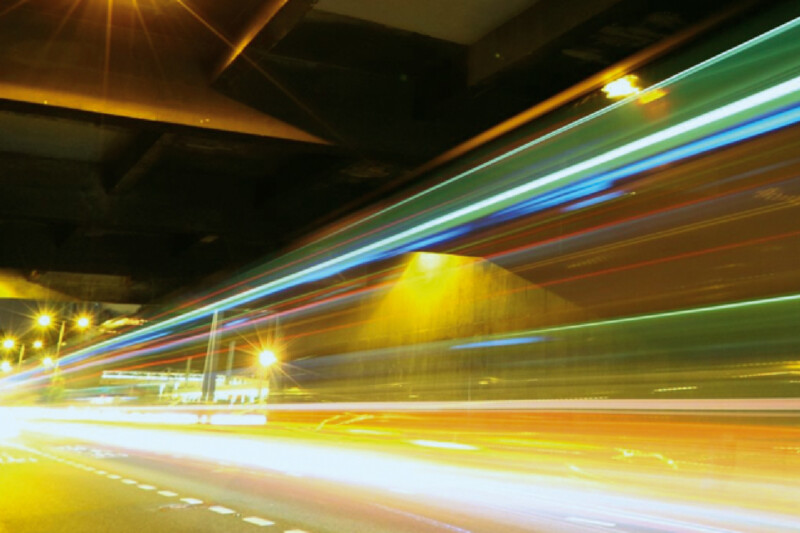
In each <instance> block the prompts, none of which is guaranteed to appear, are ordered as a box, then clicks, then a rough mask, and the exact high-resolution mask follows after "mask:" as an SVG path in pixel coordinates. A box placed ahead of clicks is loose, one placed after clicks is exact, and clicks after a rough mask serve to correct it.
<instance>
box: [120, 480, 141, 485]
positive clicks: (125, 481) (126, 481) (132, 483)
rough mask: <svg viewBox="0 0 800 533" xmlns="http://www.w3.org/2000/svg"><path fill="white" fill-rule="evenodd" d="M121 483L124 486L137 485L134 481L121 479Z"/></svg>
mask: <svg viewBox="0 0 800 533" xmlns="http://www.w3.org/2000/svg"><path fill="white" fill-rule="evenodd" d="M122 482H123V483H125V484H126V485H136V484H137V483H138V481H134V480H133V479H123V480H122Z"/></svg>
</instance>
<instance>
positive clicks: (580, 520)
mask: <svg viewBox="0 0 800 533" xmlns="http://www.w3.org/2000/svg"><path fill="white" fill-rule="evenodd" d="M565 520H566V521H567V522H574V523H576V524H591V525H593V526H602V527H616V526H617V524H615V523H614V522H603V521H601V520H592V519H590V518H581V517H579V516H570V517H568V518H566V519H565Z"/></svg>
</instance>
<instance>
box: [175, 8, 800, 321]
mask: <svg viewBox="0 0 800 533" xmlns="http://www.w3.org/2000/svg"><path fill="white" fill-rule="evenodd" d="M179 1H180V0H179ZM798 25H800V18H796V19H793V20H790V21H788V22H786V23H784V24H781V25H780V26H777V27H775V28H773V29H771V30H769V31H767V32H765V33H762V34H761V35H758V36H756V37H754V38H752V39H750V40H748V41H745V42H743V43H741V44H739V45H737V46H734V47H733V48H730V49H728V50H726V51H724V52H721V53H720V54H717V55H716V56H713V57H711V58H708V59H706V60H705V61H702V62H700V63H698V64H696V65H694V66H692V67H689V68H688V69H686V70H683V71H681V72H679V73H677V74H675V75H673V76H670V77H668V78H666V79H665V80H663V81H661V82H659V83H657V84H654V85H652V86H650V87H649V88H647V89H646V90H645V91H643V92H642V93H640V94H639V95H634V96H632V97H630V98H625V99H622V100H619V101H618V102H615V103H613V104H610V105H608V106H606V107H604V108H603V109H600V110H598V111H596V112H594V113H591V114H589V115H587V116H585V117H582V118H580V119H578V120H575V121H572V122H570V123H569V124H566V125H565V126H562V127H560V128H557V129H555V130H554V131H552V132H550V133H547V134H545V135H542V136H540V137H537V138H535V139H533V140H531V141H530V142H528V143H525V144H523V145H521V146H519V147H517V148H514V149H512V150H509V151H507V152H504V153H503V154H501V155H499V156H497V157H494V158H492V159H490V160H488V161H485V162H483V163H481V164H479V165H476V166H474V167H472V168H470V169H468V170H466V171H464V172H461V173H459V174H457V175H456V176H453V177H452V178H449V179H447V180H444V181H442V182H441V183H439V184H436V185H434V186H432V187H429V188H427V189H425V190H423V191H420V192H418V193H416V194H413V195H411V196H409V197H408V198H405V199H401V200H399V201H397V202H395V203H393V204H392V205H389V206H387V207H385V208H383V209H381V210H378V211H376V212H374V213H370V214H368V215H366V216H364V217H361V218H359V219H358V220H355V221H353V222H352V223H350V224H348V225H345V226H343V227H341V228H337V229H336V230H335V231H332V232H330V233H328V234H326V235H325V238H326V239H327V238H331V237H333V236H335V235H338V234H341V233H343V232H345V231H348V230H351V229H354V228H356V227H358V226H360V225H363V224H365V223H366V222H369V221H370V220H372V219H374V218H376V217H379V216H382V215H385V214H387V213H389V212H391V211H393V210H395V209H398V208H399V207H402V206H404V205H406V204H408V203H410V202H413V201H415V200H419V199H420V198H422V197H424V196H426V195H429V194H431V193H432V192H434V191H436V190H439V189H442V188H444V187H446V186H449V185H452V184H453V183H455V182H457V181H460V180H462V179H464V178H466V177H468V176H471V175H473V174H475V173H477V172H479V171H481V170H485V169H487V168H489V167H491V166H493V165H495V164H497V163H499V162H502V161H504V160H506V159H508V158H510V157H513V156H514V155H517V154H519V153H521V152H523V151H525V150H527V149H529V148H532V147H534V146H536V145H538V144H541V143H543V142H545V141H547V140H550V139H552V138H554V137H556V136H558V135H562V134H564V133H566V132H568V131H570V130H572V129H574V128H577V127H578V126H580V125H582V124H585V123H587V122H590V121H592V120H596V119H597V118H599V117H601V116H603V115H606V114H608V113H609V112H611V111H613V110H615V109H617V108H619V107H621V106H624V105H627V104H629V102H631V101H635V100H637V98H636V96H638V97H639V98H642V97H646V95H648V94H649V93H650V92H662V91H665V88H666V87H668V86H669V85H671V84H673V83H676V82H678V81H680V80H682V79H684V78H686V77H687V76H690V75H692V74H694V73H697V72H700V71H702V70H703V69H705V68H709V67H711V66H713V65H715V64H717V63H719V62H721V61H723V60H725V59H727V58H730V57H732V56H734V55H736V54H738V53H741V52H743V51H745V50H747V49H749V48H752V47H754V46H757V45H759V44H761V43H763V42H765V41H767V40H769V39H771V38H773V37H775V36H778V35H780V34H782V33H784V32H786V31H789V30H791V29H793V28H795V27H797V26H798ZM401 220H402V219H401ZM397 223H398V221H393V222H391V223H389V224H387V226H386V227H393V226H395V225H396V224H397ZM379 229H380V228H378V229H373V230H366V232H361V233H360V234H359V235H358V236H356V237H352V238H350V239H347V240H345V241H343V242H342V243H339V245H340V246H343V245H346V244H350V243H351V242H353V241H355V240H357V239H358V238H360V237H361V236H363V235H371V234H374V233H377V232H378V231H379ZM316 244H317V242H316V241H314V242H311V243H308V244H306V245H304V246H301V247H300V248H297V249H296V250H295V252H296V253H299V252H301V251H303V250H307V249H309V248H312V247H314V246H315V245H316ZM309 252H310V253H309V254H308V255H306V256H305V257H304V258H303V259H297V260H295V261H292V262H290V263H288V264H286V265H281V266H277V267H275V268H273V269H271V270H268V271H267V272H262V273H259V274H256V275H254V276H252V277H250V278H248V279H245V280H241V281H239V282H237V283H236V284H234V286H233V287H223V288H220V289H218V290H216V291H213V292H212V293H210V294H208V295H205V296H203V297H201V298H198V299H196V300H194V301H192V302H187V303H186V304H184V305H183V306H181V307H180V308H184V307H188V306H190V305H194V304H199V303H200V302H203V301H205V300H207V299H209V298H211V297H213V296H216V295H219V294H221V293H223V292H225V291H226V290H228V289H231V288H235V287H238V286H241V285H244V284H246V283H249V282H252V281H254V280H256V279H259V278H262V277H265V276H267V275H269V274H271V273H274V272H276V271H278V270H281V269H285V268H288V267H291V266H293V265H295V264H297V263H299V262H301V261H302V260H306V259H310V258H313V257H316V256H318V255H320V254H321V253H323V251H322V250H318V251H313V250H309Z"/></svg>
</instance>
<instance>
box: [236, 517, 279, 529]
mask: <svg viewBox="0 0 800 533" xmlns="http://www.w3.org/2000/svg"><path fill="white" fill-rule="evenodd" d="M242 520H243V521H245V522H248V523H250V524H253V525H254V526H260V527H264V526H274V525H275V522H273V521H272V520H267V519H265V518H259V517H257V516H248V517H247V518H242Z"/></svg>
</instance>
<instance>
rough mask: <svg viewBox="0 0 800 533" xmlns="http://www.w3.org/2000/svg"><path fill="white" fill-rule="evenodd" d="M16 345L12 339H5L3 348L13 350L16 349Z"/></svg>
mask: <svg viewBox="0 0 800 533" xmlns="http://www.w3.org/2000/svg"><path fill="white" fill-rule="evenodd" d="M15 344H16V341H15V340H14V339H12V338H10V337H9V338H6V339H3V348H5V349H6V350H10V349H11V348H13V347H14V345H15Z"/></svg>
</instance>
